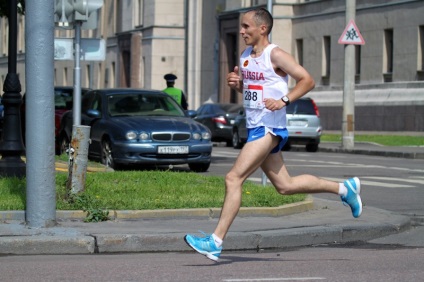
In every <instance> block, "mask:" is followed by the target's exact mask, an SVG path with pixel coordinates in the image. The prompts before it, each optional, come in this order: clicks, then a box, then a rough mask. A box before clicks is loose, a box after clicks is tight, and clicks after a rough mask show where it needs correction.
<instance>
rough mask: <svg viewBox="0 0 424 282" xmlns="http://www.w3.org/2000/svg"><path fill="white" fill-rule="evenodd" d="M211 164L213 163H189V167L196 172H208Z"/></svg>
mask: <svg viewBox="0 0 424 282" xmlns="http://www.w3.org/2000/svg"><path fill="white" fill-rule="evenodd" d="M210 165H211V163H193V164H188V167H189V168H190V169H191V170H192V171H194V172H206V171H208V169H209V166H210Z"/></svg>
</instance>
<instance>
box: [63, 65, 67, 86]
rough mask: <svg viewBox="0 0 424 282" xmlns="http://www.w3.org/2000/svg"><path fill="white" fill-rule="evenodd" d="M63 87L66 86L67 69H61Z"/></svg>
mask: <svg viewBox="0 0 424 282" xmlns="http://www.w3.org/2000/svg"><path fill="white" fill-rule="evenodd" d="M62 85H63V86H68V68H63V82H62Z"/></svg>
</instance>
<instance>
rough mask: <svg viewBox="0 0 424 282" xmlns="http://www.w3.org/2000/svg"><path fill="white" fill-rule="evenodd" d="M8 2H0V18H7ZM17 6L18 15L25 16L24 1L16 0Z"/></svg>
mask: <svg viewBox="0 0 424 282" xmlns="http://www.w3.org/2000/svg"><path fill="white" fill-rule="evenodd" d="M9 2H10V1H9V0H0V17H8V16H9ZM16 2H17V4H18V13H19V14H21V15H24V14H25V0H16Z"/></svg>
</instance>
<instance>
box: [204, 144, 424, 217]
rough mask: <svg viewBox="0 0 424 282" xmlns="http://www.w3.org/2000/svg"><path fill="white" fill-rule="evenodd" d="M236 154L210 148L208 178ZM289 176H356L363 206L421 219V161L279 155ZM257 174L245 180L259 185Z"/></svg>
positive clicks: (423, 207)
mask: <svg viewBox="0 0 424 282" xmlns="http://www.w3.org/2000/svg"><path fill="white" fill-rule="evenodd" d="M238 153H239V150H235V149H232V148H228V147H221V146H220V147H214V150H213V157H214V158H213V164H212V165H211V168H210V169H209V172H208V174H211V175H220V176H224V175H225V174H226V172H227V171H228V170H229V169H230V168H231V166H232V164H233V163H234V160H235V158H236V157H237V155H238ZM283 156H284V160H285V162H286V164H287V169H288V171H289V173H290V174H291V175H292V176H294V175H300V174H312V175H315V176H318V177H322V178H326V179H330V180H334V181H344V180H345V179H346V178H350V177H353V176H358V177H359V178H360V179H361V183H362V191H361V195H362V201H363V203H364V205H367V206H371V207H376V208H381V209H385V210H389V211H393V212H397V213H400V214H405V215H410V216H414V215H418V216H424V205H423V202H422V199H424V160H423V159H403V158H390V157H379V156H368V155H357V154H342V153H326V152H317V153H308V152H291V151H289V152H283ZM262 177H263V175H262V172H261V171H260V170H258V171H257V172H255V173H254V174H253V175H252V176H251V177H250V178H249V179H250V180H253V181H257V182H259V183H262ZM314 197H320V198H324V199H330V200H336V201H338V200H339V198H338V197H335V196H334V195H328V194H316V195H314Z"/></svg>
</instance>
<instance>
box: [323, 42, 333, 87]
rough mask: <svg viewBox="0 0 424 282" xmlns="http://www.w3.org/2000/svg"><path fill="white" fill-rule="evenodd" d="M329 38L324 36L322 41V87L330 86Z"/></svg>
mask: <svg viewBox="0 0 424 282" xmlns="http://www.w3.org/2000/svg"><path fill="white" fill-rule="evenodd" d="M330 62H331V37H330V36H324V37H323V40H322V63H321V64H322V69H321V76H322V78H321V80H322V81H321V82H322V85H329V84H330Z"/></svg>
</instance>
